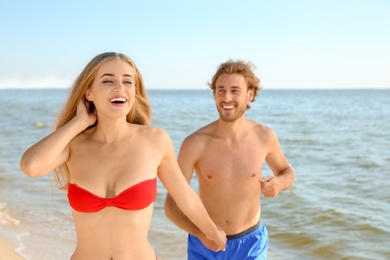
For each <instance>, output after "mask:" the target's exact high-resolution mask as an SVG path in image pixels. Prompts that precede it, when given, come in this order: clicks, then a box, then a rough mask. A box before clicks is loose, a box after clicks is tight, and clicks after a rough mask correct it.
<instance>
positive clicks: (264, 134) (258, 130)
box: [247, 120, 276, 141]
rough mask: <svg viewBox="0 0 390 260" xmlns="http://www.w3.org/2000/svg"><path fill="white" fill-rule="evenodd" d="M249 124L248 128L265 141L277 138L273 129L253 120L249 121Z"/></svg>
mask: <svg viewBox="0 0 390 260" xmlns="http://www.w3.org/2000/svg"><path fill="white" fill-rule="evenodd" d="M247 123H248V126H249V127H248V128H249V129H251V130H252V132H253V133H254V134H255V135H256V136H257V137H258V138H260V139H262V140H263V141H270V140H272V139H274V138H276V135H275V132H274V130H272V128H270V127H268V126H266V125H263V124H260V123H257V122H255V121H251V120H248V121H247Z"/></svg>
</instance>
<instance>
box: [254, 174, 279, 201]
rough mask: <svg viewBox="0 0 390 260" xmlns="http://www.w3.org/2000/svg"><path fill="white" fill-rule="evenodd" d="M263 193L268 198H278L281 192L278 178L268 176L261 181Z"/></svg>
mask: <svg viewBox="0 0 390 260" xmlns="http://www.w3.org/2000/svg"><path fill="white" fill-rule="evenodd" d="M259 181H260V186H261V193H263V195H264V197H266V198H273V197H276V196H277V195H278V194H279V192H280V191H281V185H280V184H281V183H280V181H279V180H278V177H276V176H267V177H264V178H261V179H260V180H259Z"/></svg>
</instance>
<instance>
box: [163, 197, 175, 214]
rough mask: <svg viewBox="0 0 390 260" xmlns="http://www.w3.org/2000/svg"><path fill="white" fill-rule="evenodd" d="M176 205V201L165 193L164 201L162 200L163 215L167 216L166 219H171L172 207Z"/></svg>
mask: <svg viewBox="0 0 390 260" xmlns="http://www.w3.org/2000/svg"><path fill="white" fill-rule="evenodd" d="M175 206H176V203H175V201H174V200H173V199H172V197H171V195H169V193H167V197H166V199H165V202H164V212H165V215H166V216H167V218H168V219H170V220H172V218H173V215H174V213H173V210H174V207H175Z"/></svg>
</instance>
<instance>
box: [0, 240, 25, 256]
mask: <svg viewBox="0 0 390 260" xmlns="http://www.w3.org/2000/svg"><path fill="white" fill-rule="evenodd" d="M0 259H7V260H23V259H24V258H23V257H21V256H20V255H18V254H17V253H16V252H15V247H14V245H13V244H12V242H11V241H10V240H8V239H6V238H4V237H0Z"/></svg>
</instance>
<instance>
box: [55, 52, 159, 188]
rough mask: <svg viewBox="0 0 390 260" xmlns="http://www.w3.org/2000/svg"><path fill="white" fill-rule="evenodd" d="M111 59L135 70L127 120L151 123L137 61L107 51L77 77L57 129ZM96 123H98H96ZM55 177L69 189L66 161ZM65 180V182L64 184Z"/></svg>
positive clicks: (71, 114) (56, 171)
mask: <svg viewBox="0 0 390 260" xmlns="http://www.w3.org/2000/svg"><path fill="white" fill-rule="evenodd" d="M111 60H122V61H124V62H127V63H128V64H129V65H130V66H131V67H133V68H134V70H135V86H136V88H135V101H134V104H133V107H132V108H131V110H130V112H129V114H127V116H126V120H127V122H129V123H132V124H139V125H149V124H150V119H151V115H152V111H151V107H150V104H149V100H148V97H147V94H146V90H145V86H144V82H143V79H142V75H141V73H140V72H139V70H138V68H137V66H136V65H135V63H134V62H133V61H132V60H131V59H130V58H129V57H127V56H126V55H124V54H122V53H116V52H105V53H102V54H99V55H97V56H96V57H95V58H93V59H92V60H91V61H90V62H89V63H88V64H87V66H85V68H84V69H83V71H82V72H81V74H80V75H79V76H78V78H77V79H76V81H75V83H74V84H73V87H72V89H71V92H70V94H69V97H68V100H67V102H66V104H65V107H64V109H63V110H62V112H61V113H60V115H59V117H58V121H57V124H56V127H55V129H58V128H60V127H62V126H64V125H65V124H66V123H68V122H69V121H70V120H71V119H72V118H73V117H75V116H76V113H77V105H78V103H79V101H80V100H82V99H83V101H84V94H85V92H86V91H87V89H88V88H89V87H91V85H92V82H93V80H94V79H95V77H96V73H97V71H98V70H99V68H100V67H101V66H102V65H103V64H104V63H106V62H107V61H111ZM94 109H95V108H94V106H93V104H90V106H89V110H90V111H89V112H93V110H94ZM95 125H96V123H95ZM92 127H93V126H92ZM54 173H55V178H56V181H57V184H58V186H59V188H60V189H67V187H68V183H69V179H70V175H69V169H68V167H67V165H66V163H64V164H62V165H60V166H59V167H58V168H56V169H55V170H54ZM64 182H65V184H64Z"/></svg>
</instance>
